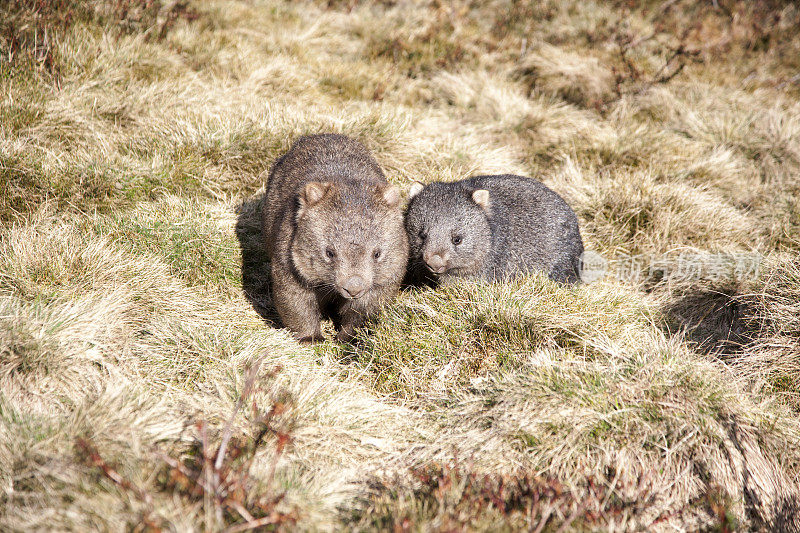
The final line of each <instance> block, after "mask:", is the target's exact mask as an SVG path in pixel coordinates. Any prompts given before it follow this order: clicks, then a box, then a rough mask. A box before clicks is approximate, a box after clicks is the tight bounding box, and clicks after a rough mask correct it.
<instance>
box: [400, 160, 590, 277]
mask: <svg viewBox="0 0 800 533" xmlns="http://www.w3.org/2000/svg"><path fill="white" fill-rule="evenodd" d="M409 196H410V197H411V201H410V203H409V205H408V210H407V213H406V231H407V232H408V238H409V245H410V264H409V270H410V274H411V275H410V278H411V279H412V281H420V279H421V278H423V279H424V278H425V277H430V274H431V273H433V274H434V279H439V280H446V279H447V278H452V277H481V278H486V279H499V278H504V277H510V276H514V275H518V274H524V273H525V272H528V271H531V270H540V271H543V272H545V273H546V274H547V275H548V276H549V277H550V278H551V279H553V280H556V281H560V282H564V283H570V284H572V283H576V282H577V281H578V279H579V268H580V267H579V258H580V255H581V254H582V253H583V241H581V235H580V232H579V231H578V219H577V217H576V216H575V212H574V211H572V209H571V208H570V207H569V206H568V205H567V204H566V202H564V200H563V199H562V198H561V197H560V196H559V195H558V194H556V193H555V192H553V191H552V190H550V189H548V188H547V187H545V186H544V185H542V184H541V183H539V182H538V181H536V180H533V179H529V178H523V177H521V176H511V175H502V176H476V177H473V178H469V179H465V180H462V181H457V182H453V183H431V184H430V185H428V186H425V187H423V186H422V184H420V183H415V184H413V185H412V187H411V190H410V193H409Z"/></svg>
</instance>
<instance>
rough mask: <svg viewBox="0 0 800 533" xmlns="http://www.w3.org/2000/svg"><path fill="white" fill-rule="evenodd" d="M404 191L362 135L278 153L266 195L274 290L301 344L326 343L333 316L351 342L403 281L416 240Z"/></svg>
mask: <svg viewBox="0 0 800 533" xmlns="http://www.w3.org/2000/svg"><path fill="white" fill-rule="evenodd" d="M399 202H400V192H399V191H398V189H397V187H393V186H390V185H389V183H388V182H387V181H386V178H385V177H384V175H383V172H382V171H381V169H380V167H379V166H378V164H377V162H376V161H375V160H374V159H373V158H372V156H371V155H370V154H369V152H368V151H367V149H366V148H365V147H364V146H363V145H362V144H361V143H359V142H358V141H355V140H353V139H350V138H348V137H345V136H343V135H333V134H324V135H309V136H306V137H301V138H300V139H298V140H297V142H295V143H294V145H293V146H292V147H291V149H290V150H289V151H288V152H287V153H286V154H284V155H283V156H282V157H281V158H279V159H278V160H277V161H276V162H275V165H274V166H273V167H272V170H271V172H270V175H269V183H268V184H267V193H266V195H265V196H264V207H263V209H264V213H263V215H264V216H263V220H264V236H265V238H266V248H267V252H268V254H269V258H270V261H271V268H272V272H271V273H272V296H273V302H274V304H275V308H276V309H277V311H278V314H279V315H280V317H281V320H282V322H283V325H284V326H286V327H288V328H289V329H290V330H292V332H293V333H294V335H295V336H296V337H297V338H298V339H299V340H301V341H305V342H313V341H316V340H320V339H322V332H321V330H320V321H321V319H322V318H331V319H333V322H334V325H335V327H336V329H337V330H338V334H337V339H339V340H340V341H348V340H350V339H351V338H352V336H353V330H354V328H355V327H357V326H359V325H361V324H362V323H363V322H364V321H365V320H366V319H367V318H368V317H369V316H370V315H372V314H373V313H374V312H375V311H377V310H378V309H379V307H380V305H381V304H382V303H384V302H387V301H389V300H391V299H392V298H393V297H394V296H395V294H396V293H397V290H398V288H399V286H400V282H401V281H402V277H403V274H404V272H405V267H406V263H407V259H408V240H407V238H406V233H405V230H404V228H403V215H402V213H401V211H400V209H399V207H398V204H399Z"/></svg>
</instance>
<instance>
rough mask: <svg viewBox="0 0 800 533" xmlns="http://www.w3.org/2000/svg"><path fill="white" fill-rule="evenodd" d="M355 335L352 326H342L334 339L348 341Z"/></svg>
mask: <svg viewBox="0 0 800 533" xmlns="http://www.w3.org/2000/svg"><path fill="white" fill-rule="evenodd" d="M355 336H356V334H355V332H354V331H353V329H352V328H346V327H345V328H342V329H340V330H339V333H337V334H336V340H337V341H338V342H342V343H348V342H350V341H352V340H353V338H354V337H355Z"/></svg>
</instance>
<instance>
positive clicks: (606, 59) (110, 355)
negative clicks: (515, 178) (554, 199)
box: [0, 0, 800, 531]
mask: <svg viewBox="0 0 800 533" xmlns="http://www.w3.org/2000/svg"><path fill="white" fill-rule="evenodd" d="M45 4H46V5H45ZM33 5H34V3H33V2H27V1H23V0H20V1H14V2H11V3H7V4H5V5H4V6H3V7H1V8H0V30H2V31H0V34H2V36H0V52H1V53H2V56H3V58H2V59H0V529H2V530H10V531H28V530H35V529H43V528H51V529H52V528H55V529H62V530H79V531H85V530H109V529H113V530H121V529H134V528H135V527H137V526H143V525H151V526H153V525H160V526H163V527H165V528H167V529H175V530H197V529H209V530H211V529H220V528H222V527H223V526H226V525H230V524H231V523H233V522H237V521H240V518H242V519H244V518H243V517H241V516H240V517H236V515H235V514H230V513H229V510H230V509H231V507H229V506H225V505H223V506H222V507H220V505H221V504H219V502H217V503H216V504H215V503H214V502H213V501H211V500H212V499H213V497H215V496H214V495H215V494H217V492H215V491H213V490H210V491H206V490H205V489H203V490H202V491H199V492H198V491H196V490H195V492H191V490H189V489H186V486H183V485H180V484H176V483H173V482H169V481H165V478H164V476H165V475H166V474H168V473H169V471H170V469H172V472H173V473H174V472H175V471H176V469H178V470H179V468H178V467H177V466H175V465H183V466H184V468H190V469H191V468H195V467H196V466H197V465H198V462H197V461H198V460H199V458H200V455H198V453H201V452H202V450H214V449H217V448H216V447H218V446H219V445H220V443H221V442H222V440H223V439H224V438H225V435H226V434H229V435H230V442H232V443H236V444H235V445H234V446H233V448H234V449H236V450H239V451H243V450H250V448H249V447H252V449H253V450H256V449H257V450H258V451H256V452H254V455H253V460H252V464H251V465H248V469H249V470H248V471H249V476H250V477H249V478H248V480H247V481H246V482H242V484H241V486H242V487H246V489H245V492H248V494H247V495H245V496H242V497H243V498H245V499H243V500H241V501H243V502H245V503H246V504H247V505H250V503H252V502H257V501H261V502H264V501H265V500H264V499H263V498H265V497H272V495H279V494H283V493H285V496H284V497H283V498H282V499H280V501H278V502H276V503H274V504H269V505H267V507H265V508H269V509H271V510H274V512H276V513H289V515H287V516H292V517H294V516H295V515H294V514H292V513H295V512H296V513H297V514H296V518H297V527H298V528H300V529H305V530H334V529H342V528H349V529H362V530H369V529H374V528H376V527H384V528H388V527H397V528H399V529H402V530H409V529H414V530H447V529H448V528H468V527H472V528H473V529H475V530H486V529H497V528H498V527H499V528H503V527H504V528H506V529H509V530H514V529H519V528H526V527H529V528H536V527H538V526H539V525H541V526H542V528H543V530H557V529H558V528H560V527H562V526H563V527H565V528H570V527H572V528H573V529H577V528H585V529H592V528H595V529H612V528H614V529H623V530H636V529H647V530H675V529H678V530H693V529H701V528H706V527H711V528H713V527H720V528H724V527H732V525H735V524H738V527H739V528H741V529H747V530H750V529H759V528H765V529H772V530H797V529H798V528H800V525H798V520H800V518H798V512H800V511H798V503H797V502H798V494H799V493H800V487H798V484H799V481H800V449H799V448H798V442H800V426H798V423H797V414H798V408H799V407H798V406H800V402H798V396H797V391H798V387H799V386H800V382H798V376H800V371H798V368H800V363H799V362H798V353H800V346H798V338H800V337H799V334H798V330H799V329H800V328H798V325H797V316H798V311H800V309H798V305H797V302H798V301H800V295H799V294H798V291H800V274H798V272H799V270H798V264H797V254H798V250H800V236H799V234H798V231H799V230H800V217H799V216H798V213H800V204H798V201H800V200H798V198H800V195H799V194H798V193H800V190H798V185H797V179H796V177H797V174H798V171H800V107H798V104H797V97H798V95H800V90H799V88H800V85H798V83H797V68H798V64H797V60H796V58H797V57H800V54H797V53H796V52H797V50H799V49H800V38H799V37H798V34H797V32H796V31H795V30H796V27H797V21H798V17H799V16H800V11H798V10H797V8H796V6H794V4H793V3H791V2H779V1H775V2H773V1H764V2H752V3H750V2H732V1H727V0H726V1H724V2H723V1H720V2H716V3H712V2H695V1H691V0H681V1H679V2H670V3H666V4H664V3H661V2H643V3H638V4H635V5H632V4H630V3H629V2H613V3H608V2H563V1H562V2H551V1H546V2H517V1H513V2H512V1H506V0H492V1H491V2H488V3H482V4H481V5H478V4H477V3H474V2H466V1H458V2H451V3H447V4H445V3H441V2H406V1H399V2H389V1H386V2H362V1H348V2H340V1H336V2H311V1H308V2H284V1H278V0H267V1H264V2H256V3H252V2H239V1H232V0H230V1H228V0H219V1H217V0H215V1H213V2H189V3H184V2H178V3H160V2H152V3H147V2H112V1H107V0H103V1H97V2H94V1H93V2H89V3H82V2H71V1H66V0H64V1H60V2H54V3H41V4H39V3H37V4H36V5H37V6H39V7H38V8H37V9H33V8H32V6H33ZM48 6H49V7H50V8H58V7H61V8H65V9H72V10H73V11H72V12H71V13H72V14H73V15H74V16H72V18H65V15H66V14H67V12H66V11H63V10H61V11H59V10H56V9H51V10H50V11H48V10H47V7H48ZM124 6H128V7H129V8H130V9H128V10H121V8H122V7H124ZM148 6H149V7H148ZM148 9H149V11H148ZM21 21H24V24H21V23H20V22H21ZM25 24H28V25H27V26H25ZM9 28H11V30H12V31H11V32H9V31H6V30H8V29H9ZM45 28H46V29H47V35H48V37H47V39H46V40H45V39H44V37H43V36H44V33H43V31H40V30H44V29H45ZM15 32H16V33H15ZM13 39H16V41H14V40H13ZM12 49H13V50H12ZM678 50H683V51H682V52H680V53H678V54H677V55H676V51H678ZM10 51H13V54H11V56H9V52H10ZM12 56H13V57H12ZM9 58H10V59H9ZM315 132H339V133H345V134H348V135H352V136H354V137H357V138H358V139H360V140H361V141H363V142H364V143H365V144H366V145H367V146H368V147H369V148H370V150H372V151H373V153H374V154H375V156H376V158H377V159H378V161H379V162H380V164H381V165H382V167H383V168H384V169H385V170H386V173H387V176H388V178H389V179H390V180H391V181H392V182H394V183H396V184H399V185H400V186H401V187H406V186H407V185H408V183H409V182H410V181H411V180H421V181H423V182H430V181H433V180H455V179H460V178H464V177H467V176H469V175H473V174H477V173H506V172H513V173H519V174H523V175H529V176H531V177H533V178H536V179H540V180H542V181H543V182H544V183H546V184H547V185H549V186H551V187H552V188H554V189H555V190H557V191H558V192H559V193H560V194H562V195H563V196H564V197H565V198H566V199H567V200H568V201H569V203H570V204H571V205H572V206H573V207H574V208H575V210H576V212H577V213H578V215H579V217H580V221H581V227H582V231H583V236H584V240H585V241H586V244H587V249H594V250H597V251H599V252H601V253H602V254H604V255H606V256H607V257H609V258H611V257H613V256H614V255H615V254H639V255H642V256H644V257H647V256H660V255H662V254H669V253H673V252H676V251H681V250H692V251H700V252H706V253H716V252H725V253H732V252H757V253H760V254H762V255H763V256H764V261H763V263H762V268H761V270H760V271H759V274H758V275H757V276H755V277H753V278H748V279H740V280H732V279H720V280H716V281H709V280H705V281H691V280H690V281H677V280H673V279H664V280H661V281H658V280H655V281H652V280H651V282H650V283H649V284H642V285H641V286H640V285H638V284H634V285H631V284H628V283H624V282H618V281H614V280H613V279H610V278H607V279H604V280H602V281H599V282H596V283H593V284H590V285H584V286H580V287H576V288H566V287H562V286H559V285H557V284H553V283H551V282H549V281H548V280H546V279H543V278H542V277H539V276H530V277H528V278H526V279H522V280H517V281H514V282H508V283H496V284H486V283H480V282H463V283H459V284H454V285H450V286H444V287H440V288H437V289H435V290H434V289H416V290H409V291H406V292H404V293H403V294H401V295H400V297H399V298H398V300H397V301H396V302H395V303H393V304H392V305H390V306H387V308H386V309H385V310H384V311H383V313H382V316H381V317H380V318H379V319H378V320H377V321H376V322H375V323H374V324H373V325H372V326H371V331H364V332H361V333H360V335H359V338H358V341H357V342H356V343H354V344H353V345H351V346H340V345H336V344H334V343H333V342H331V341H328V342H326V343H322V344H320V345H318V346H315V347H313V348H309V347H305V346H300V345H298V344H296V343H295V342H294V341H293V340H292V339H291V337H290V336H289V335H288V334H286V332H284V331H282V330H280V329H279V328H278V327H277V325H276V324H275V323H274V322H273V321H272V319H273V318H274V313H272V312H271V311H270V309H269V306H270V300H269V295H268V280H266V279H265V276H264V268H265V266H264V264H263V249H262V240H263V236H262V235H261V234H260V231H261V229H260V221H259V218H258V217H259V210H258V200H259V194H261V192H262V191H263V186H264V180H265V179H266V174H267V172H268V169H269V168H270V165H271V163H272V162H273V160H274V159H275V157H277V156H278V155H279V154H280V153H282V152H283V151H285V150H286V149H287V148H288V147H289V146H290V144H291V143H292V141H293V140H294V139H295V138H297V137H298V136H300V135H302V134H307V133H315ZM243 289H244V291H247V296H246V297H245V295H244V294H243ZM251 304H252V305H251ZM262 316H263V317H264V318H266V321H265V320H263V319H262ZM257 360H260V361H261V369H262V370H261V372H260V373H259V374H258V378H257V379H256V380H255V385H253V386H252V387H251V388H252V391H251V390H250V388H248V385H247V383H248V379H247V376H246V370H245V369H246V368H248V367H249V366H250V365H252V363H253V362H255V361H257ZM276 366H281V367H282V371H280V372H279V373H277V374H275V375H273V373H272V369H274V368H275V367H276ZM251 392H252V394H251ZM243 396H248V397H249V398H250V400H248V403H254V404H255V407H256V408H255V409H251V408H250V407H251V406H249V405H248V406H245V407H246V408H241V409H237V408H236V405H237V402H238V401H239V400H240V398H242V397H243ZM287 398H292V401H291V402H289V401H288V400H287ZM276 404H280V405H285V409H284V410H283V411H282V412H281V414H280V416H278V417H277V418H276V419H275V420H272V421H271V422H274V423H275V427H276V428H279V429H278V430H276V431H271V432H268V434H265V440H264V441H263V442H260V441H258V442H256V441H255V440H254V439H255V437H256V436H257V435H256V434H254V430H253V428H254V427H258V425H259V423H260V422H259V420H262V421H263V418H262V415H263V412H264V411H266V410H269V408H270V406H272V405H276ZM232 412H235V413H236V416H234V417H233V419H232V421H231V422H229V420H231V418H230V417H231V413H232ZM200 422H202V425H198V423H200ZM289 430H290V433H291V437H292V441H291V444H289V443H288V441H286V440H285V439H282V437H281V435H284V434H285V433H286V432H289ZM256 433H257V432H256ZM256 444H259V446H256ZM280 446H284V448H281V452H280V453H277V454H276V453H275V450H277V449H278V447H280ZM95 452H96V453H95ZM236 453H239V452H236ZM247 453H250V452H247ZM98 457H99V459H98ZM241 457H242V456H239V458H232V461H233V462H232V463H230V464H238V463H236V461H238V460H239V459H240V458H241ZM276 457H277V458H278V459H277V462H275V458H276ZM165 458H167V459H165ZM165 461H166V462H165ZM165 464H166V465H167V466H168V468H167V467H165V466H164V465H165ZM165 468H166V469H165ZM198 468H200V467H198ZM193 471H194V470H190V472H193ZM198 471H199V470H198ZM204 471H206V472H213V469H206V470H204ZM112 472H113V475H112V474H110V473H112ZM121 480H122V481H121ZM173 481H174V480H173ZM504 487H505V488H504ZM555 488H558V489H559V491H560V492H558V491H556V490H555ZM200 493H202V494H205V495H209V497H208V498H206V497H205V496H204V497H202V498H200V497H197V494H200ZM240 496H241V495H240ZM237 497H239V496H237ZM248 502H249V503H248ZM229 503H230V502H229ZM223 508H224V509H226V511H225V513H223V515H222V516H220V515H219V514H218V509H223ZM226 513H227V514H226ZM573 515H574V516H573ZM276 516H277V515H276ZM565 524H566V525H565Z"/></svg>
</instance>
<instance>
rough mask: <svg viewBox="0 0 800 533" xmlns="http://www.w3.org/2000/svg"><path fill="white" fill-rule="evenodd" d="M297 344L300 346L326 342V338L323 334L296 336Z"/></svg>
mask: <svg viewBox="0 0 800 533" xmlns="http://www.w3.org/2000/svg"><path fill="white" fill-rule="evenodd" d="M295 338H296V339H297V342H299V343H300V344H314V343H316V342H322V341H324V340H325V337H323V336H322V334H321V333H315V334H314V335H306V336H305V337H300V336H298V335H295Z"/></svg>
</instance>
